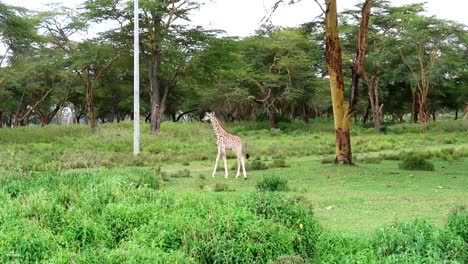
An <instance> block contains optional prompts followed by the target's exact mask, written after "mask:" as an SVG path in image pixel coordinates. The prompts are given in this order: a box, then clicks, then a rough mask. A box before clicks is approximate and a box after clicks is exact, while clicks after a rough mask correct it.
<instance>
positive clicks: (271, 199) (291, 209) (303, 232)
mask: <svg viewBox="0 0 468 264" xmlns="http://www.w3.org/2000/svg"><path fill="white" fill-rule="evenodd" d="M254 197H255V199H254V200H253V203H252V201H247V203H248V207H249V208H250V210H252V211H253V212H254V213H255V214H256V215H259V216H262V217H264V218H265V219H271V220H273V221H274V222H278V223H281V224H283V225H285V226H287V227H288V228H290V229H291V230H294V231H295V232H296V235H295V240H294V249H295V252H297V253H299V254H300V255H301V256H302V257H304V258H312V257H313V256H314V254H315V250H316V243H317V241H318V237H319V235H320V232H321V229H320V227H319V225H318V223H317V221H316V219H315V218H314V216H313V214H312V212H311V211H309V210H307V209H305V208H304V207H298V206H295V203H296V201H294V200H290V199H286V198H284V197H282V196H279V195H276V194H274V193H257V194H255V195H254Z"/></svg>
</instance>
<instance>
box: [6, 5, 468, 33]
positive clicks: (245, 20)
mask: <svg viewBox="0 0 468 264" xmlns="http://www.w3.org/2000/svg"><path fill="white" fill-rule="evenodd" d="M0 1H2V2H4V3H6V4H10V5H17V6H24V7H27V8H29V9H33V10H46V9H47V5H48V4H51V3H62V4H63V5H65V6H68V7H76V6H78V5H79V4H81V3H83V2H84V0H0ZM207 1H209V0H207ZM275 1H276V0H212V1H211V2H209V3H208V4H205V5H204V6H202V7H201V9H200V10H199V11H197V12H196V13H195V14H194V15H193V16H192V17H191V18H192V21H193V23H194V24H196V25H201V26H204V27H208V28H213V29H223V30H225V31H227V33H228V34H229V35H235V36H247V35H249V34H252V33H254V31H255V30H256V29H258V28H259V26H260V21H261V19H262V18H263V17H264V16H265V14H267V13H268V11H269V10H270V9H271V7H272V6H273V4H274V2H275ZM319 2H323V0H322V1H319ZM337 2H338V4H337V5H338V11H340V10H343V9H347V8H351V7H353V6H354V5H356V4H357V3H360V2H362V0H337ZM391 2H392V3H393V4H394V5H402V4H409V3H419V2H424V1H422V0H391ZM426 2H427V4H426V9H427V13H428V15H435V16H437V17H439V18H443V19H451V20H455V21H458V22H460V23H464V24H465V25H468V15H467V10H468V1H466V0H427V1H426ZM320 12H321V11H320V9H319V7H318V6H317V4H316V3H315V1H314V0H302V1H301V2H299V3H297V4H295V5H282V6H280V7H279V8H278V10H277V11H276V12H275V13H274V14H273V17H272V22H273V24H275V25H278V26H297V25H299V24H302V23H304V22H308V21H311V20H313V19H314V18H315V17H316V16H317V15H319V14H320Z"/></svg>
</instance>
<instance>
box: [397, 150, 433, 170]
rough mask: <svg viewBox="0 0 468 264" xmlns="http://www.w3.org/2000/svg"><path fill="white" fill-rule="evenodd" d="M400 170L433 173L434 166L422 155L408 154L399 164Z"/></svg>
mask: <svg viewBox="0 0 468 264" xmlns="http://www.w3.org/2000/svg"><path fill="white" fill-rule="evenodd" d="M399 167H400V169H404V170H423V171H433V170H434V164H433V163H432V162H430V161H428V160H426V157H424V156H423V155H418V154H408V155H406V157H404V158H403V161H402V162H401V163H400V164H399Z"/></svg>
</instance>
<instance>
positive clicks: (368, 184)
mask: <svg viewBox="0 0 468 264" xmlns="http://www.w3.org/2000/svg"><path fill="white" fill-rule="evenodd" d="M131 127H132V126H131V124H130V123H121V124H111V125H102V126H100V128H99V131H98V133H97V134H95V135H91V134H90V133H89V132H88V127H85V126H78V125H75V126H69V127H60V126H50V127H44V128H40V127H22V128H15V129H0V144H1V146H2V148H1V149H0V262H9V261H11V262H15V261H16V262H36V261H38V262H41V261H46V260H47V261H49V262H51V263H64V262H69V261H71V260H73V261H75V262H77V263H78V262H80V263H83V262H87V263H88V262H91V263H92V262H96V263H97V262H100V260H102V259H104V260H105V262H107V263H121V262H125V261H126V262H129V263H143V262H146V263H153V262H155V261H156V262H157V261H159V262H161V261H162V262H163V263H164V262H171V263H172V262H179V263H191V262H195V263H196V262H214V261H220V262H226V261H228V262H230V263H232V262H236V261H237V262H252V261H255V262H260V263H262V262H267V261H273V260H275V259H277V262H278V263H281V262H280V261H296V262H299V263H301V262H300V261H302V259H304V260H306V262H307V261H309V260H311V259H315V261H317V262H320V263H327V262H328V263H337V262H338V263H341V262H347V261H348V262H357V261H361V262H384V263H399V262H418V260H420V261H423V262H424V261H426V262H441V261H442V262H443V261H448V262H450V261H453V262H454V263H457V262H459V263H461V262H462V261H460V259H463V258H464V257H466V254H468V253H467V252H466V249H465V251H463V250H461V251H460V248H466V231H465V230H466V228H465V227H466V226H467V223H468V220H467V214H466V211H464V210H461V211H453V210H454V208H464V207H466V206H467V204H468V192H467V191H466V190H468V174H467V173H466V172H467V171H468V162H467V161H468V158H467V157H468V137H467V136H466V132H467V130H468V124H467V121H466V120H465V121H444V122H440V123H431V124H430V125H429V127H428V129H427V133H425V134H423V135H421V134H419V133H418V131H419V129H418V126H417V125H408V124H404V125H395V126H390V127H388V128H387V130H386V133H384V134H375V133H374V132H373V130H372V129H371V128H363V127H355V128H353V131H352V142H353V152H354V155H355V156H356V157H357V158H356V160H357V164H356V166H336V165H333V164H330V163H328V162H324V160H325V161H327V160H330V157H332V155H333V153H334V149H335V146H334V141H333V140H334V134H333V128H332V124H331V122H328V121H324V120H315V121H313V122H311V123H310V124H304V123H301V122H293V123H292V124H291V125H289V126H288V125H286V124H282V125H281V127H282V129H281V130H277V131H274V132H272V131H270V130H268V129H267V124H266V123H249V122H245V123H235V124H226V128H227V129H228V130H229V131H232V132H235V133H236V134H238V135H240V136H241V137H243V138H244V139H245V141H246V142H247V148H248V153H249V154H250V156H251V159H250V160H249V161H248V162H247V169H248V171H247V173H248V179H247V180H243V179H241V178H239V179H235V178H234V176H235V174H236V169H237V164H236V160H235V156H234V155H233V154H230V155H229V156H228V158H230V159H229V160H228V168H229V179H224V170H220V171H218V172H217V174H216V177H215V178H212V177H211V173H212V169H213V166H214V159H215V157H216V146H215V138H214V133H213V131H212V128H211V126H210V125H209V124H202V123H184V124H178V123H170V122H164V123H163V126H162V133H161V135H160V136H159V137H154V136H151V135H149V133H147V131H148V130H149V128H148V127H147V126H146V125H144V126H143V133H142V136H141V139H142V146H143V148H142V154H141V155H140V156H139V157H137V158H134V157H133V155H132V131H131ZM414 155H416V156H421V157H423V158H424V159H427V160H430V162H431V163H433V164H434V170H433V171H420V170H415V171H408V170H403V169H400V168H399V164H400V163H401V160H402V157H407V156H414ZM220 165H221V164H220ZM265 179H268V180H267V181H265ZM286 183H287V187H285V188H280V189H281V190H282V191H281V192H279V193H277V194H270V193H269V192H268V191H267V192H258V188H257V186H259V185H260V186H262V185H265V186H273V187H274V186H276V185H278V184H280V185H281V186H283V187H284V186H286ZM266 190H268V188H266ZM270 195H273V196H271V197H270ZM263 196H265V197H266V198H264V197H263ZM310 210H311V211H312V212H313V214H311V213H310ZM277 214H280V215H277ZM210 219H211V220H210ZM298 219H299V220H298ZM300 219H302V220H300ZM305 223H308V224H307V225H306V224H305ZM305 225H306V227H305ZM318 226H320V228H319V227H318ZM226 229H229V230H231V231H230V232H228V233H225V231H223V230H226ZM161 230H163V231H161ZM164 230H166V231H164ZM266 230H277V234H276V233H275V234H272V233H271V232H269V231H268V232H267V231H266ZM320 230H323V231H320ZM161 232H162V233H161ZM165 232H166V233H165ZM304 232H305V233H304ZM415 234H423V235H422V236H423V237H422V238H421V237H417V236H416V235H415ZM301 236H303V237H302V238H301V239H300V240H298V237H301ZM193 239H198V240H200V241H201V242H200V244H195V245H192V244H191V243H188V241H192V240H193ZM304 239H305V240H304ZM308 239H309V240H308ZM405 239H406V240H408V241H410V240H411V241H413V242H414V241H416V242H417V241H420V242H417V243H425V242H424V241H426V242H428V243H432V242H431V241H437V240H441V239H442V241H454V242H453V243H452V244H450V245H446V247H444V245H441V244H434V245H426V244H422V245H420V247H418V250H419V251H418V250H416V249H411V250H409V251H398V250H396V249H397V248H398V247H399V245H405V244H404V243H406V242H405V241H406V240H405ZM460 239H461V240H460ZM463 239H465V242H464V243H465V244H463V242H460V241H463ZM258 241H261V242H258ZM421 241H423V242H421ZM416 242H414V243H416ZM388 243H391V245H393V246H394V248H395V250H393V249H392V250H390V247H389V246H390V244H388ZM402 243H403V244H402ZM444 243H445V242H444ZM238 244H241V245H238ZM411 246H414V244H411ZM226 248H232V251H230V252H228V253H226V252H225V251H226ZM410 251H411V252H410ZM427 252H430V253H431V254H429V255H428V253H427ZM260 256H264V257H260ZM296 262H294V263H296Z"/></svg>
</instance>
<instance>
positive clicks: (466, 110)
mask: <svg viewBox="0 0 468 264" xmlns="http://www.w3.org/2000/svg"><path fill="white" fill-rule="evenodd" d="M463 113H464V114H463V119H468V103H466V104H465V108H464V110H463Z"/></svg>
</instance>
